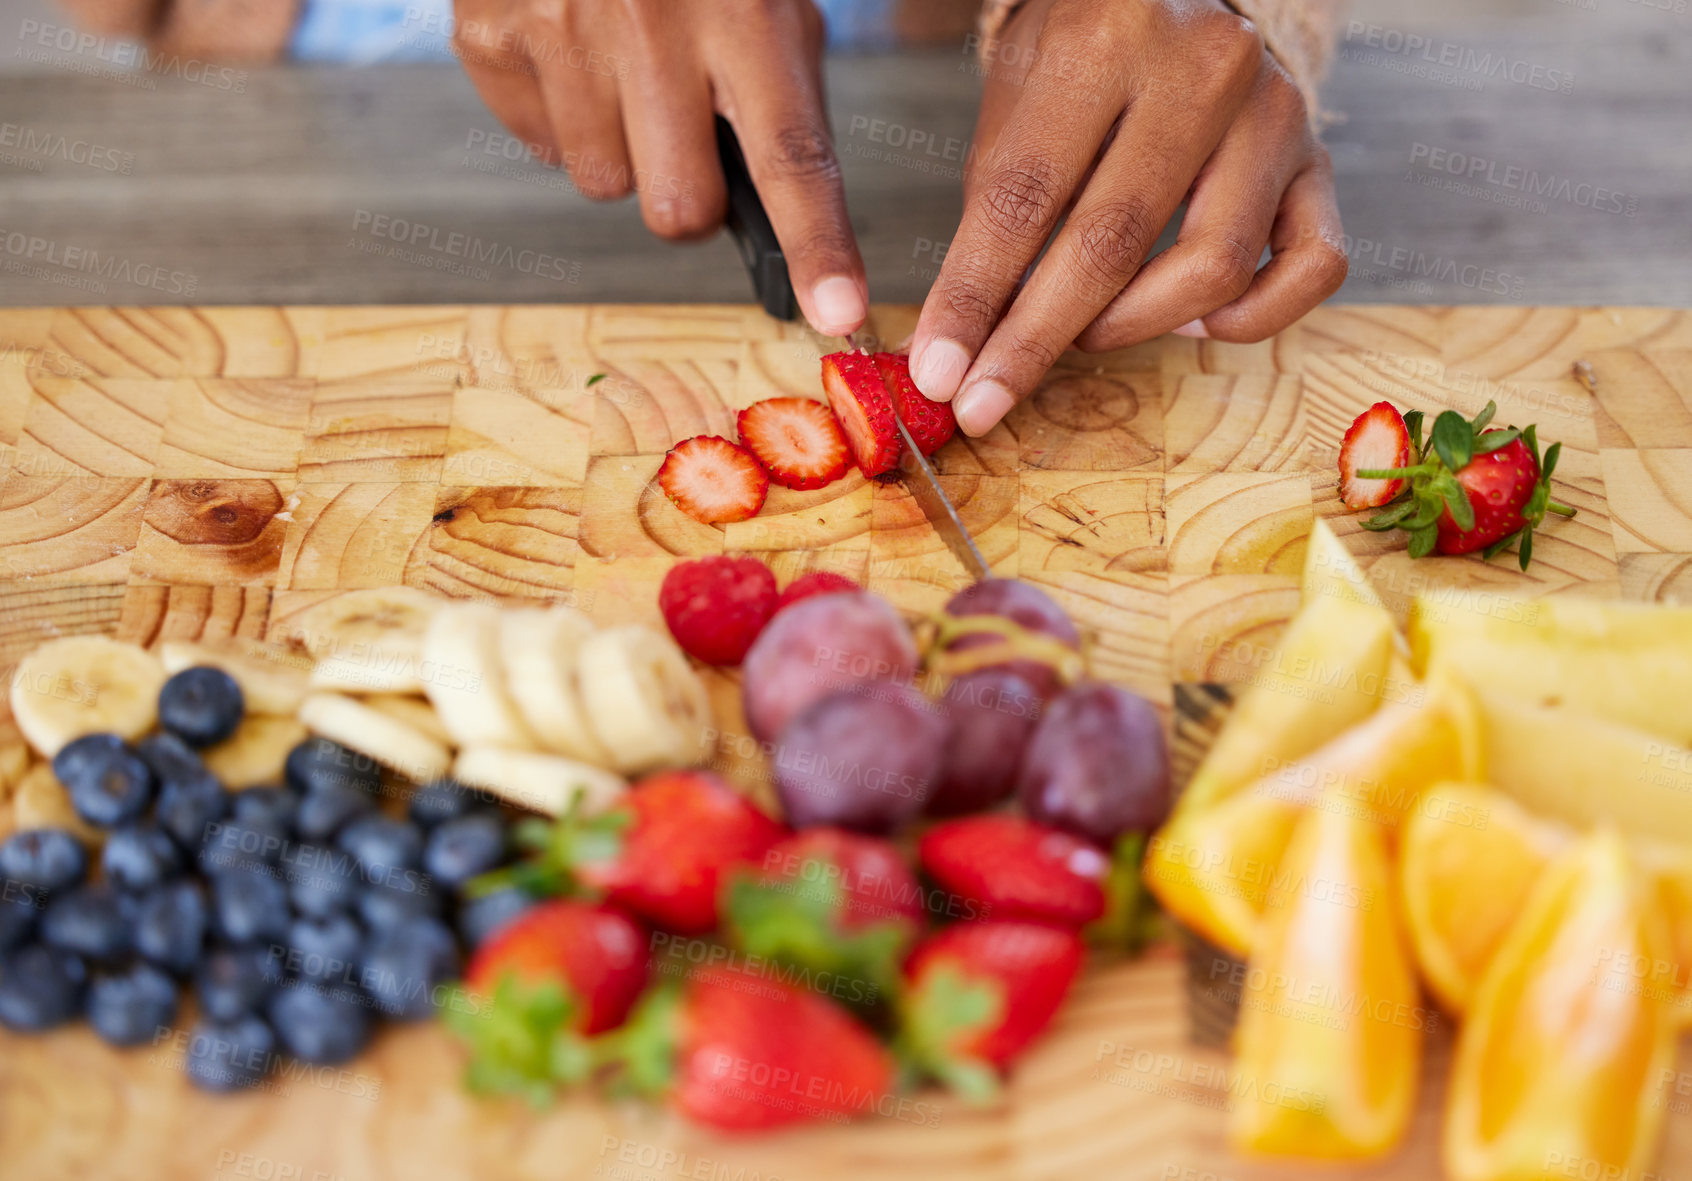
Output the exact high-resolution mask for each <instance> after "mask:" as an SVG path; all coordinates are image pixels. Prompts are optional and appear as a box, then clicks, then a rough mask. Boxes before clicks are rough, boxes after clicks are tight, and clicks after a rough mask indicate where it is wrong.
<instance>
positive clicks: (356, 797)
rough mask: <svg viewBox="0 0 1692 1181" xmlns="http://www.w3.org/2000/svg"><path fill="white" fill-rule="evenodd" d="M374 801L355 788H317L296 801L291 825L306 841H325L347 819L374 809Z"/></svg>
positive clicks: (339, 828) (338, 830) (343, 824)
mask: <svg viewBox="0 0 1692 1181" xmlns="http://www.w3.org/2000/svg"><path fill="white" fill-rule="evenodd" d="M375 807H376V801H375V799H373V798H372V797H370V796H368V795H366V794H365V793H364V792H362V791H360V790H358V788H356V787H346V786H340V787H321V788H318V789H317V790H316V791H314V792H311V793H310V794H309V795H307V796H306V797H305V799H303V800H301V801H300V810H299V812H298V814H296V815H295V817H294V828H295V831H297V832H298V833H299V834H300V836H301V837H303V838H304V839H306V840H308V841H327V840H329V839H330V838H332V837H333V836H334V835H335V834H336V833H338V832H340V831H341V829H342V828H343V827H344V826H345V825H346V824H347V822H348V821H350V820H354V819H356V818H358V817H360V816H364V815H366V814H368V813H370V812H371V811H373V810H375Z"/></svg>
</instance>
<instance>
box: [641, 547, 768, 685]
mask: <svg viewBox="0 0 1692 1181" xmlns="http://www.w3.org/2000/svg"><path fill="white" fill-rule="evenodd" d="M776 606H777V593H776V580H775V575H774V574H772V573H770V568H769V567H768V566H766V565H764V564H763V563H762V562H760V561H759V560H758V559H757V558H730V557H710V558H697V559H695V560H694V561H691V562H677V563H676V564H675V565H674V566H671V567H670V572H669V573H668V574H666V575H664V583H663V585H662V586H660V587H659V588H658V609H659V610H660V611H662V612H663V613H664V622H665V623H666V624H668V625H669V628H670V634H671V635H672V636H674V637H675V638H676V643H678V644H680V645H681V646H682V650H683V651H684V652H686V653H688V654H689V655H690V656H694V657H697V658H698V659H700V660H703V661H704V662H705V663H706V664H739V663H740V661H741V658H742V657H744V656H745V655H746V650H747V649H748V648H750V647H751V646H752V641H753V640H755V639H757V638H758V633H759V632H761V631H763V630H764V624H766V623H768V622H769V618H770V616H772V615H774V614H775V612H776Z"/></svg>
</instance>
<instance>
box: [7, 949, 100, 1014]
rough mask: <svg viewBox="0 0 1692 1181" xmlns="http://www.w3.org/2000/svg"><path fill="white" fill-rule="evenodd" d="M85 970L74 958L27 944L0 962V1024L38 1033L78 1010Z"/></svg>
mask: <svg viewBox="0 0 1692 1181" xmlns="http://www.w3.org/2000/svg"><path fill="white" fill-rule="evenodd" d="M87 985H88V968H87V967H86V965H84V964H83V962H82V961H81V960H80V959H78V958H77V957H76V956H74V955H71V954H69V953H67V952H63V951H60V950H59V949H57V948H53V947H44V946H42V945H41V944H39V943H31V944H29V945H27V946H25V947H21V948H19V949H18V950H17V951H14V952H13V953H12V954H11V955H8V956H7V957H6V958H5V959H4V960H0V1025H4V1026H5V1027H6V1028H7V1029H15V1030H17V1031H18V1032H20V1033H38V1032H40V1031H41V1030H43V1029H51V1028H52V1027H53V1026H55V1025H60V1024H63V1023H64V1022H66V1021H69V1020H70V1019H71V1018H72V1017H75V1016H76V1015H77V1014H78V1013H80V1012H81V1011H82V994H83V990H84V989H85V988H86V987H87Z"/></svg>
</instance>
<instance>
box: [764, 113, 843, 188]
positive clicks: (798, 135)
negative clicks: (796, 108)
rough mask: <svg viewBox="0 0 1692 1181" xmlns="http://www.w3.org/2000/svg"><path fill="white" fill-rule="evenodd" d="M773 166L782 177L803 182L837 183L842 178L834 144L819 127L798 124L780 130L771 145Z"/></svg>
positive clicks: (813, 124)
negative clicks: (821, 181)
mask: <svg viewBox="0 0 1692 1181" xmlns="http://www.w3.org/2000/svg"><path fill="white" fill-rule="evenodd" d="M770 164H771V166H772V167H773V168H774V169H775V170H776V171H777V172H779V173H780V174H781V175H783V176H786V177H792V178H795V179H799V180H833V179H836V178H838V177H839V175H840V161H839V160H838V159H837V158H836V157H835V154H834V144H833V143H832V142H831V141H830V140H829V138H828V132H827V131H826V130H824V129H823V128H822V127H820V126H818V125H817V124H815V123H795V124H790V125H789V126H786V127H783V128H781V129H780V130H778V131H777V132H776V134H775V140H774V142H773V143H772V144H771V145H770Z"/></svg>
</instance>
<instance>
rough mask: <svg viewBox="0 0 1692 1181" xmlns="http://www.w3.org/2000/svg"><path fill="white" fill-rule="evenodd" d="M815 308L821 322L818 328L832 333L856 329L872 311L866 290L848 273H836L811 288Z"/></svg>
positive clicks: (845, 332) (844, 332)
mask: <svg viewBox="0 0 1692 1181" xmlns="http://www.w3.org/2000/svg"><path fill="white" fill-rule="evenodd" d="M811 308H812V310H813V311H815V312H816V316H817V320H818V321H819V323H818V324H817V325H816V328H817V331H818V332H823V333H827V334H828V335H829V336H845V335H846V334H847V333H848V332H856V331H857V330H858V328H859V327H860V326H861V325H862V324H863V322H864V317H865V316H867V315H868V314H869V308H867V307H865V306H864V293H863V291H862V290H861V289H860V288H859V287H858V284H857V283H856V282H855V281H854V280H851V279H848V278H847V277H846V276H845V275H834V276H832V277H830V278H827V279H824V280H823V281H822V282H821V283H818V284H817V285H816V286H815V287H813V288H811Z"/></svg>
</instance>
